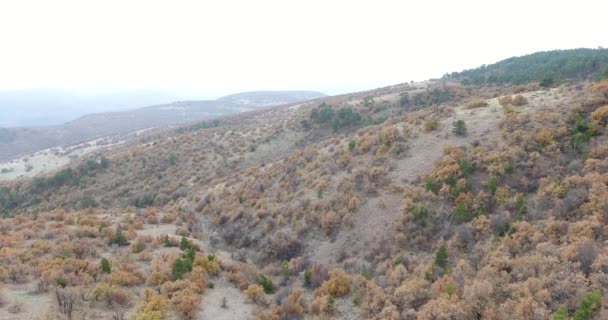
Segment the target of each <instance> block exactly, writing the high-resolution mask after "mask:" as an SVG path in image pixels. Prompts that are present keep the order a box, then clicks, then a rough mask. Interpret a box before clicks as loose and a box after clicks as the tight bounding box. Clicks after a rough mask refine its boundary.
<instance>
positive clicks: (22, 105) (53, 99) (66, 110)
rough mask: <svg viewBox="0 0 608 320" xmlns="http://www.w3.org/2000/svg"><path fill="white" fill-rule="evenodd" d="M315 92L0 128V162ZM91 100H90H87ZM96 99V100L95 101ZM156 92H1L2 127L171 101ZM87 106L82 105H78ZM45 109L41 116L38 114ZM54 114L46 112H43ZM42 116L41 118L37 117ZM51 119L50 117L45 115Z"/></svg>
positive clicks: (259, 94)
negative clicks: (86, 111) (76, 94)
mask: <svg viewBox="0 0 608 320" xmlns="http://www.w3.org/2000/svg"><path fill="white" fill-rule="evenodd" d="M323 96H324V94H322V93H319V92H314V91H256V92H245V93H238V94H233V95H228V96H225V97H222V98H219V99H217V100H202V101H177V102H171V103H164V104H156V105H153V106H148V107H143V108H130V110H124V111H117V112H103V113H91V114H87V115H83V116H81V117H79V118H77V119H74V118H71V119H69V120H71V121H68V122H65V123H63V124H60V125H51V126H28V127H16V128H2V129H0V160H8V159H11V158H14V157H17V156H22V155H25V154H28V153H32V152H36V151H39V150H43V149H47V148H52V147H55V146H63V145H70V144H75V143H80V142H84V141H88V140H93V139H96V138H100V137H108V136H115V135H121V134H126V133H129V132H133V131H137V130H141V129H146V128H152V127H162V126H167V125H174V124H178V123H186V122H191V121H198V120H202V119H208V118H211V117H217V116H222V115H228V114H233V113H237V112H243V111H248V110H255V109H258V108H264V107H269V106H274V105H280V104H288V103H294V102H298V101H303V100H310V99H314V98H318V97H323ZM89 99H94V100H89ZM95 99H97V100H95ZM170 99H174V98H172V96H170V95H163V94H159V93H153V92H151V93H145V92H142V93H140V94H131V93H129V94H124V95H110V96H105V97H97V98H94V97H93V96H74V95H66V94H63V93H62V92H60V91H48V92H33V91H32V92H29V91H23V92H19V93H16V92H12V93H5V94H1V93H0V105H1V106H3V107H2V108H0V110H1V111H0V119H2V120H1V121H2V123H20V124H23V123H26V124H27V123H43V124H44V123H56V122H57V121H63V120H64V119H66V118H67V117H69V116H73V115H74V114H78V113H81V112H82V110H93V111H103V110H108V109H124V108H125V107H126V106H129V103H132V104H131V107H132V106H134V105H135V106H138V105H141V104H142V103H146V102H147V101H167V100H169V101H171V100H170ZM83 105H84V106H86V107H82V106H83ZM45 108H46V112H43V111H42V110H44V109H45ZM49 109H50V110H56V111H53V112H48V110H49ZM39 115H41V116H39ZM49 115H51V116H49Z"/></svg>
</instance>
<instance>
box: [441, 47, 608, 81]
mask: <svg viewBox="0 0 608 320" xmlns="http://www.w3.org/2000/svg"><path fill="white" fill-rule="evenodd" d="M444 78H447V79H457V80H461V81H462V82H463V84H476V85H480V84H514V85H519V84H526V83H530V82H539V83H540V84H541V86H553V85H555V84H560V83H563V82H565V81H571V80H586V79H592V80H601V79H605V78H608V49H603V48H598V49H572V50H554V51H545V52H537V53H533V54H529V55H525V56H521V57H512V58H509V59H506V60H503V61H500V62H497V63H494V64H491V65H483V66H481V67H479V68H475V69H469V70H465V71H462V72H453V73H451V74H446V75H445V76H444Z"/></svg>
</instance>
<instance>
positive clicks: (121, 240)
mask: <svg viewBox="0 0 608 320" xmlns="http://www.w3.org/2000/svg"><path fill="white" fill-rule="evenodd" d="M113 244H117V245H119V246H121V247H123V246H127V245H129V240H127V237H125V235H124V234H123V233H122V229H121V228H117V229H116V232H115V233H114V235H113V236H112V237H111V238H110V245H113Z"/></svg>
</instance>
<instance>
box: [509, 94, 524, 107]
mask: <svg viewBox="0 0 608 320" xmlns="http://www.w3.org/2000/svg"><path fill="white" fill-rule="evenodd" d="M512 103H513V105H514V106H517V107H521V106H525V105H527V104H528V99H527V98H526V97H524V96H522V95H521V94H518V95H516V96H515V97H513V101H512Z"/></svg>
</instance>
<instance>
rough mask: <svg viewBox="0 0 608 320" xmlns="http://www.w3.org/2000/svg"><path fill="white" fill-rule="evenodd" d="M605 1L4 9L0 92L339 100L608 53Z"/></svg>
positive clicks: (24, 5)
mask: <svg viewBox="0 0 608 320" xmlns="http://www.w3.org/2000/svg"><path fill="white" fill-rule="evenodd" d="M604 2H605V1H585V0H578V1H555V0H554V1H531V0H527V1H520V0H516V1H514V0H509V1H506V0H505V1H490V0H486V1H466V0H460V1H427V0H424V1H422V0H420V1H382V0H374V1H371V0H370V1H352V0H351V1H330V0H325V1H316V0H306V1H290V0H278V1H251V0H242V1H236V0H221V1H220V0H217V1H202V0H201V1H175V0H172V1H169V0H167V1H152V0H144V1H129V0H120V1H113V0H103V1H83V0H74V1H67V0H53V1H48V0H41V1H31V0H6V1H2V2H0V43H1V45H0V90H9V89H22V88H38V87H47V88H48V87H52V88H66V89H78V90H83V89H87V90H101V89H111V90H132V89H153V90H164V91H169V92H180V93H186V92H197V93H199V95H208V96H209V97H214V96H218V95H221V94H225V93H230V92H238V91H246V90H262V89H309V90H320V91H324V92H327V93H330V94H334V93H341V92H348V91H354V90H363V89H371V88H374V87H378V86H384V85H390V84H396V83H401V82H407V81H410V80H424V79H428V78H433V77H440V76H441V75H442V74H444V73H446V72H451V71H459V70H462V69H464V68H472V67H476V66H478V65H481V64H487V63H492V62H496V61H498V60H501V59H504V58H508V57H510V56H514V55H522V54H526V53H532V52H535V51H541V50H551V49H558V48H559V49H567V48H577V47H590V48H596V47H598V46H604V47H607V46H608V36H607V35H606V25H605V23H606V22H605V14H606V11H607V9H608V5H606V4H604Z"/></svg>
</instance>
